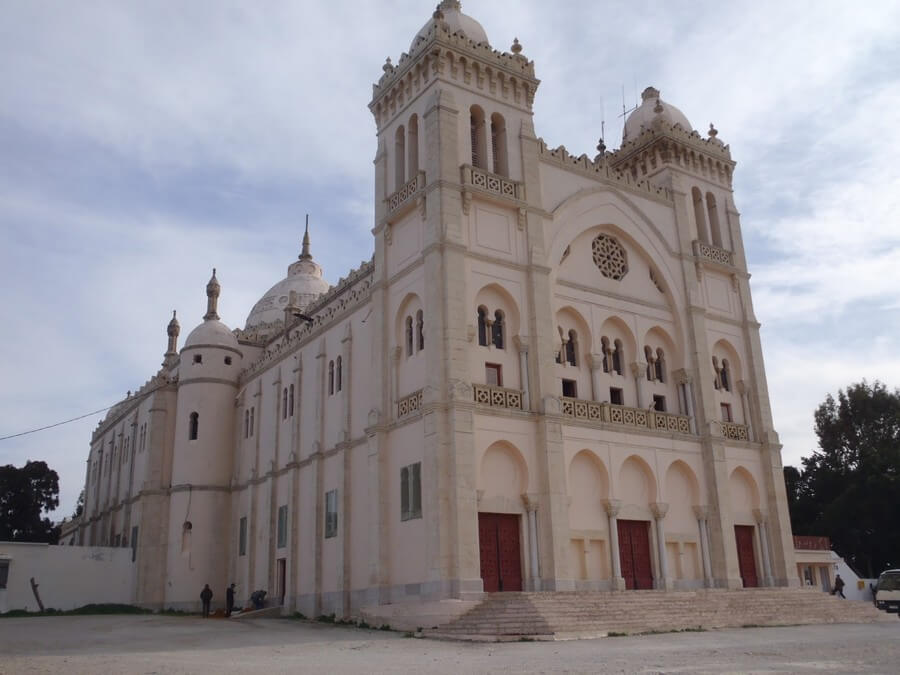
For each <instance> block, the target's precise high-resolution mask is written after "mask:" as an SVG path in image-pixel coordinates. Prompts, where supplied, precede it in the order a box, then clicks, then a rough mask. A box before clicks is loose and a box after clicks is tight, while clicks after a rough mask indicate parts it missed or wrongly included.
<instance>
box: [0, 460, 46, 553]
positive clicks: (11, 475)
mask: <svg viewBox="0 0 900 675" xmlns="http://www.w3.org/2000/svg"><path fill="white" fill-rule="evenodd" d="M57 506H59V476H58V475H57V474H56V472H55V471H54V470H53V469H51V468H50V467H48V466H47V463H46V462H31V461H29V462H27V463H26V464H25V466H24V467H22V468H21V469H17V468H16V467H14V466H13V465H12V464H8V465H6V466H3V467H0V541H31V542H41V543H48V544H55V543H57V542H58V541H59V528H58V527H56V526H54V524H53V521H51V520H50V519H49V518H46V517H43V518H42V517H41V513H43V512H49V511H52V510H53V509H55V508H56V507H57Z"/></svg>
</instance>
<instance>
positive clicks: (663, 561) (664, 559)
mask: <svg viewBox="0 0 900 675" xmlns="http://www.w3.org/2000/svg"><path fill="white" fill-rule="evenodd" d="M650 511H651V512H652V513H653V517H654V518H655V519H656V547H657V549H658V551H659V579H657V580H656V588H661V589H663V590H667V589H668V588H669V586H670V585H671V584H670V581H669V562H668V555H667V553H666V530H665V526H664V524H663V521H664V520H665V518H666V513H667V512H668V511H669V505H668V504H665V503H663V502H656V503H655V504H651V505H650Z"/></svg>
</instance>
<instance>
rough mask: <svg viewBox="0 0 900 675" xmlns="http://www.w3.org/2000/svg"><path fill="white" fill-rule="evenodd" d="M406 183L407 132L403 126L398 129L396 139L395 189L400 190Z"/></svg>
mask: <svg viewBox="0 0 900 675" xmlns="http://www.w3.org/2000/svg"><path fill="white" fill-rule="evenodd" d="M405 182H406V131H405V130H404V129H403V126H402V125H401V126H399V127H398V128H397V135H396V138H395V139H394V189H395V190H399V189H400V188H402V187H403V184H404V183H405Z"/></svg>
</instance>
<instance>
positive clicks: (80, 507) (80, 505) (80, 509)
mask: <svg viewBox="0 0 900 675" xmlns="http://www.w3.org/2000/svg"><path fill="white" fill-rule="evenodd" d="M82 513H84V488H82V490H81V492H80V493H79V494H78V501H77V502H75V511H74V512H73V513H72V518H73V519H75V518H77V517H78V516H80V515H81V514H82Z"/></svg>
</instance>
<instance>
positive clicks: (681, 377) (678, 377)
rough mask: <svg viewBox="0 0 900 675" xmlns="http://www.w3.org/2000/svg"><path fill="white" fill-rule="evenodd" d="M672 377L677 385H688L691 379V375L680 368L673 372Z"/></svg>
mask: <svg viewBox="0 0 900 675" xmlns="http://www.w3.org/2000/svg"><path fill="white" fill-rule="evenodd" d="M672 375H674V376H675V381H676V382H677V383H678V384H690V383H691V381H692V379H693V378H691V374H690V373H689V372H688V371H686V370H685V369H684V368H680V369H679V370H676V371H675V372H673V373H672Z"/></svg>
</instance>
